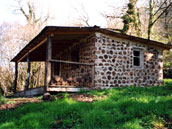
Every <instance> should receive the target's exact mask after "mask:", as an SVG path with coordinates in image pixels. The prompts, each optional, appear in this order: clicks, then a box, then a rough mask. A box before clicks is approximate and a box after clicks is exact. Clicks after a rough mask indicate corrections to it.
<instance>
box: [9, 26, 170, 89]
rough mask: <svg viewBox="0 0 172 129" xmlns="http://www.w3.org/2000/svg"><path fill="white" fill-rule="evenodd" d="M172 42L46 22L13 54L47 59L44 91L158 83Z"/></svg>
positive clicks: (22, 59) (25, 59) (24, 59)
mask: <svg viewBox="0 0 172 129" xmlns="http://www.w3.org/2000/svg"><path fill="white" fill-rule="evenodd" d="M171 48H172V46H170V45H167V44H163V43H160V42H157V41H152V40H147V39H143V38H138V37H135V36H130V35H125V34H121V33H117V32H114V31H112V30H109V29H103V28H99V27H97V26H94V27H61V26H47V27H45V28H44V29H43V30H42V31H41V32H40V33H39V34H38V35H37V36H36V37H35V38H34V39H33V40H31V41H30V42H29V43H28V44H27V45H26V46H25V47H24V48H23V49H22V50H21V51H20V52H19V53H18V54H17V55H16V56H15V57H14V58H13V59H12V61H13V62H15V71H16V72H15V87H14V91H16V90H15V89H16V86H17V76H18V75H17V74H18V71H17V66H18V63H19V62H27V63H28V70H27V71H28V76H27V80H26V86H25V89H26V90H27V89H29V78H30V74H29V73H30V62H32V61H43V62H45V84H44V87H45V90H46V91H68V90H69V91H75V90H76V89H77V90H78V89H81V88H91V89H97V88H109V87H123V86H131V85H134V86H153V85H161V84H162V80H163V62H162V56H163V51H164V50H169V49H171Z"/></svg>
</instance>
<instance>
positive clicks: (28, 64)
mask: <svg viewBox="0 0 172 129" xmlns="http://www.w3.org/2000/svg"><path fill="white" fill-rule="evenodd" d="M29 79H30V59H29V53H27V78H26V84H25V89H24V90H27V89H28V88H29Z"/></svg>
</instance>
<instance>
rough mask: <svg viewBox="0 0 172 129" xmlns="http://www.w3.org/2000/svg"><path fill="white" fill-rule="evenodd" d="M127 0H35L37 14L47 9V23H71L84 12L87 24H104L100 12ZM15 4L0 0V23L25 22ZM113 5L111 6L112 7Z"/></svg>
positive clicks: (123, 4) (104, 21) (104, 11)
mask: <svg viewBox="0 0 172 129" xmlns="http://www.w3.org/2000/svg"><path fill="white" fill-rule="evenodd" d="M127 1H128V0H35V1H34V2H36V5H37V6H38V7H37V9H39V10H38V11H39V14H46V13H47V12H48V11H49V12H50V15H51V16H52V17H53V19H52V20H51V21H50V22H49V23H48V24H49V25H71V24H72V23H73V22H74V21H76V20H77V19H78V16H79V15H81V14H82V13H84V11H83V10H82V6H83V7H84V8H85V12H87V14H88V15H89V24H90V25H97V26H106V20H105V19H104V18H103V17H102V15H101V14H102V13H109V12H112V11H113V7H116V8H119V7H123V6H125V5H126V3H127ZM16 6H17V4H16V2H15V0H0V24H2V23H3V22H9V23H14V22H16V23H19V24H25V22H26V21H25V19H24V17H23V16H22V15H21V14H16V13H15V11H14V10H15V7H16ZM112 6H113V7H112Z"/></svg>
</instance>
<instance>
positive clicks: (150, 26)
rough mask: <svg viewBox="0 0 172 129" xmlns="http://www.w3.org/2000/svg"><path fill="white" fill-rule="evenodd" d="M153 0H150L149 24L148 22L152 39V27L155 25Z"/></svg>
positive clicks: (149, 34) (149, 35)
mask: <svg viewBox="0 0 172 129" xmlns="http://www.w3.org/2000/svg"><path fill="white" fill-rule="evenodd" d="M152 3H153V2H152V0H149V24H148V39H151V34H152V27H153V24H152V22H153V5H152Z"/></svg>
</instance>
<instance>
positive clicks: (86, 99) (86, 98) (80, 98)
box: [69, 94, 106, 102]
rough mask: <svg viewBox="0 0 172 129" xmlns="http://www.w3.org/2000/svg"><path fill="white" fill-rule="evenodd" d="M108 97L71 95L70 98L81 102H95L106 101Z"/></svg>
mask: <svg viewBox="0 0 172 129" xmlns="http://www.w3.org/2000/svg"><path fill="white" fill-rule="evenodd" d="M105 97H106V96H95V95H90V94H70V95H69V98H72V99H74V100H76V101H79V102H93V101H96V100H101V99H104V98H105Z"/></svg>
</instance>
